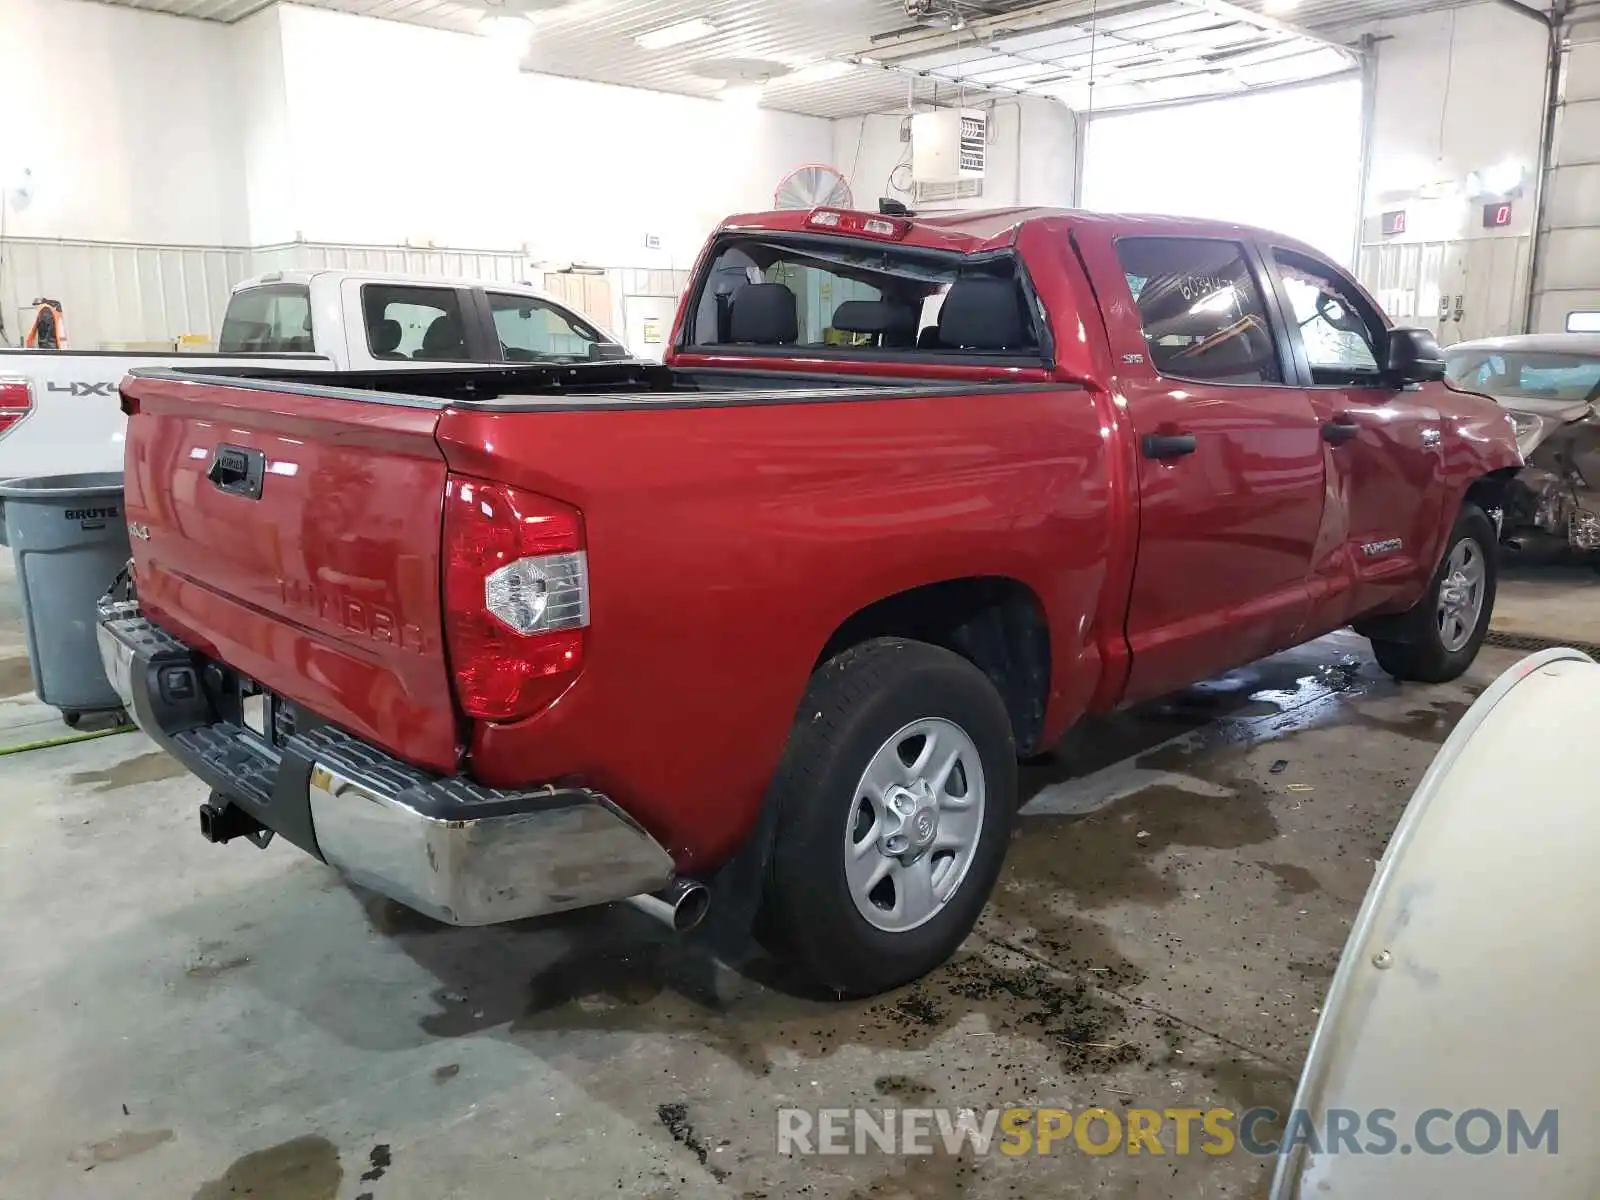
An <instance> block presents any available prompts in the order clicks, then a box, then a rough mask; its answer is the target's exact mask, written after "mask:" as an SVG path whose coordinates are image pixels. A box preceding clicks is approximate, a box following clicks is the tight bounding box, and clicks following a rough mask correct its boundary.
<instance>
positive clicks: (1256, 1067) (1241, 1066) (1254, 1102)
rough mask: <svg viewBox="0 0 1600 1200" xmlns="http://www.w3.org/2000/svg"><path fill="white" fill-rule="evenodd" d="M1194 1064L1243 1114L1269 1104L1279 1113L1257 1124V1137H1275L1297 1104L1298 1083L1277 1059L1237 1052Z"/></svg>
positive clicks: (1267, 1106)
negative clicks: (1255, 1056)
mask: <svg viewBox="0 0 1600 1200" xmlns="http://www.w3.org/2000/svg"><path fill="white" fill-rule="evenodd" d="M1192 1065H1193V1066H1194V1067H1196V1068H1197V1069H1198V1070H1199V1071H1200V1073H1201V1074H1202V1075H1204V1076H1205V1077H1206V1078H1207V1079H1209V1080H1211V1082H1212V1083H1214V1084H1216V1086H1217V1090H1218V1091H1219V1092H1221V1093H1222V1094H1223V1095H1224V1096H1226V1097H1227V1098H1228V1099H1229V1100H1231V1101H1232V1102H1233V1103H1234V1104H1235V1105H1237V1106H1238V1108H1237V1111H1238V1112H1239V1114H1240V1115H1241V1116H1242V1115H1243V1114H1244V1113H1247V1112H1249V1111H1250V1110H1251V1109H1252V1108H1270V1109H1271V1110H1272V1111H1273V1112H1274V1113H1275V1114H1277V1115H1276V1118H1275V1119H1274V1120H1272V1121H1270V1122H1269V1121H1262V1122H1260V1123H1259V1124H1257V1126H1256V1136H1257V1137H1259V1138H1262V1139H1264V1140H1266V1139H1272V1138H1276V1137H1277V1136H1278V1135H1280V1134H1281V1133H1282V1132H1283V1128H1284V1122H1285V1121H1287V1120H1288V1116H1289V1109H1290V1107H1291V1106H1292V1105H1293V1104H1294V1093H1295V1087H1296V1086H1297V1085H1298V1083H1299V1079H1298V1078H1297V1077H1296V1076H1295V1075H1294V1074H1293V1073H1292V1072H1289V1071H1286V1070H1284V1069H1283V1068H1282V1067H1280V1066H1278V1065H1277V1064H1276V1063H1270V1062H1266V1061H1265V1060H1263V1059H1258V1058H1243V1057H1239V1056H1237V1055H1236V1056H1233V1057H1230V1058H1216V1059H1211V1060H1197V1061H1196V1062H1194V1063H1193V1064H1192Z"/></svg>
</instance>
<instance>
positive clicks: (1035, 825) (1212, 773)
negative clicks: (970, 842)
mask: <svg viewBox="0 0 1600 1200" xmlns="http://www.w3.org/2000/svg"><path fill="white" fill-rule="evenodd" d="M1228 757H1229V756H1228V755H1226V754H1225V753H1224V754H1220V755H1219V754H1211V755H1201V754H1200V753H1198V752H1197V751H1196V750H1195V749H1194V748H1193V747H1189V746H1184V745H1178V746H1173V747H1167V748H1163V749H1161V750H1156V751H1152V752H1151V753H1148V754H1145V755H1142V756H1141V757H1140V758H1139V760H1138V765H1139V767H1140V768H1141V769H1144V770H1151V771H1158V770H1159V771H1172V772H1176V773H1180V774H1186V775H1190V776H1192V777H1194V778H1197V779H1199V780H1200V781H1201V785H1202V787H1206V786H1207V785H1209V787H1211V788H1214V789H1216V790H1218V791H1222V792H1226V793H1231V794H1223V795H1213V794H1207V792H1206V791H1204V790H1191V789H1189V788H1185V787H1181V786H1178V785H1175V784H1165V783H1162V784H1154V785H1152V786H1150V787H1146V788H1144V789H1142V790H1140V791H1138V792H1135V793H1133V794H1132V795H1130V796H1125V797H1123V798H1122V799H1120V800H1117V801H1115V802H1113V803H1112V804H1110V805H1107V806H1106V807H1105V808H1103V809H1100V810H1098V811H1096V812H1093V813H1090V814H1088V815H1086V816H1077V815H1067V816H1062V815H1055V814H1038V815H1025V816H1023V817H1022V818H1021V819H1020V820H1019V821H1018V823H1017V824H1018V830H1017V836H1016V837H1015V838H1014V839H1013V841H1012V844H1011V850H1010V853H1009V855H1008V858H1007V866H1006V873H1005V876H1004V880H1005V882H1004V886H1005V887H1006V888H1008V889H1013V890H1014V889H1019V888H1020V889H1026V888H1029V887H1033V888H1036V889H1038V890H1040V891H1041V892H1042V893H1043V895H1044V898H1046V899H1047V900H1048V899H1049V898H1051V897H1054V896H1057V895H1060V896H1062V897H1064V898H1066V899H1068V900H1069V901H1070V903H1071V904H1072V905H1073V906H1076V907H1080V908H1089V909H1094V908H1098V907H1103V906H1104V905H1107V904H1113V903H1116V902H1118V901H1123V900H1137V901H1141V902H1143V903H1147V904H1166V903H1168V902H1170V901H1172V900H1175V899H1177V897H1178V896H1179V895H1180V894H1181V890H1182V889H1181V887H1180V886H1179V884H1178V883H1177V882H1176V881H1175V880H1174V879H1173V878H1172V877H1171V875H1170V874H1168V873H1167V872H1166V870H1165V869H1164V868H1163V865H1162V863H1161V861H1160V855H1161V852H1163V851H1166V850H1169V849H1172V848H1174V847H1180V848H1181V847H1206V848H1210V849H1238V848H1240V847H1243V846H1250V845H1255V844H1257V843H1260V842H1266V841H1270V840H1271V839H1272V838H1274V837H1276V836H1277V833H1278V823H1277V821H1276V819H1275V818H1274V817H1273V815H1272V809H1271V798H1270V796H1269V793H1268V792H1267V790H1266V789H1265V788H1264V787H1263V786H1262V785H1261V784H1259V783H1257V782H1255V781H1254V780H1251V779H1248V778H1241V777H1238V776H1237V775H1236V774H1232V773H1230V768H1229V763H1228Z"/></svg>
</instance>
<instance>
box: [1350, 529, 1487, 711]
mask: <svg viewBox="0 0 1600 1200" xmlns="http://www.w3.org/2000/svg"><path fill="white" fill-rule="evenodd" d="M1495 547H1496V539H1495V532H1494V523H1493V522H1492V521H1490V520H1489V518H1488V516H1487V515H1486V514H1485V513H1484V511H1483V510H1482V509H1481V508H1479V507H1478V506H1477V505H1475V504H1464V505H1462V506H1461V513H1460V515H1459V516H1458V517H1457V518H1456V523H1455V526H1454V528H1452V529H1451V531H1450V537H1449V539H1448V541H1447V542H1446V543H1445V551H1444V557H1443V558H1442V559H1441V560H1440V562H1439V569H1438V570H1437V571H1435V572H1434V575H1433V580H1432V582H1431V583H1430V584H1429V586H1428V592H1427V594H1426V595H1425V596H1423V598H1422V599H1421V600H1420V601H1419V602H1418V603H1417V604H1416V605H1415V606H1414V607H1413V608H1411V609H1410V610H1408V611H1407V612H1404V613H1401V614H1400V615H1399V616H1398V617H1395V618H1393V619H1392V621H1388V622H1385V625H1384V628H1383V630H1382V632H1381V634H1375V635H1374V636H1373V638H1372V652H1373V655H1374V656H1375V657H1376V658H1377V660H1378V665H1379V666H1380V667H1382V668H1383V669H1384V670H1385V671H1387V672H1388V673H1389V674H1390V675H1393V676H1394V677H1395V678H1396V679H1411V680H1416V681H1418V682H1421V683H1448V682H1449V681H1450V680H1452V679H1456V678H1459V677H1460V676H1461V675H1462V674H1463V673H1464V672H1465V671H1466V669H1467V668H1468V667H1470V666H1471V665H1472V660H1473V659H1475V658H1477V657H1478V649H1479V647H1481V646H1482V645H1483V639H1484V637H1485V636H1487V634H1488V632H1489V618H1490V617H1491V616H1492V615H1493V613H1494V596H1495V584H1496V582H1497V580H1498V578H1499V560H1498V558H1497V556H1496V553H1495Z"/></svg>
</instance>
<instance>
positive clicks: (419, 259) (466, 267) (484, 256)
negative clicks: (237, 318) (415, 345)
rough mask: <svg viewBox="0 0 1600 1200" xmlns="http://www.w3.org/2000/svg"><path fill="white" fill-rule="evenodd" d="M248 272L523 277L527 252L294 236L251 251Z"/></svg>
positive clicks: (514, 280)
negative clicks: (293, 240) (309, 239)
mask: <svg viewBox="0 0 1600 1200" xmlns="http://www.w3.org/2000/svg"><path fill="white" fill-rule="evenodd" d="M250 258H251V264H252V265H251V273H252V274H255V275H259V274H261V273H263V272H265V271H320V270H334V271H392V272H395V273H396V274H401V275H426V276H430V277H434V278H444V279H484V280H494V281H496V282H499V283H523V282H526V281H527V280H528V279H529V278H530V275H529V270H528V256H527V255H526V254H523V253H521V252H520V251H515V250H424V249H418V248H415V247H411V246H351V245H334V244H332V243H325V242H296V243H294V244H292V245H287V246H261V247H257V248H256V249H254V250H252V251H251V252H250Z"/></svg>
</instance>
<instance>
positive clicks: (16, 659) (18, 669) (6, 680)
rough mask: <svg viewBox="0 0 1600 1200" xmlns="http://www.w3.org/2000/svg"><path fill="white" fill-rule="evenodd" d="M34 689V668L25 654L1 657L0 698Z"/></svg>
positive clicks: (25, 693) (23, 694)
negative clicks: (29, 664)
mask: <svg viewBox="0 0 1600 1200" xmlns="http://www.w3.org/2000/svg"><path fill="white" fill-rule="evenodd" d="M32 691H33V670H32V668H31V667H29V666H28V658H27V655H25V654H18V655H13V656H11V657H9V658H0V700H4V699H9V698H10V697H12V696H26V695H27V694H28V693H30V692H32Z"/></svg>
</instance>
